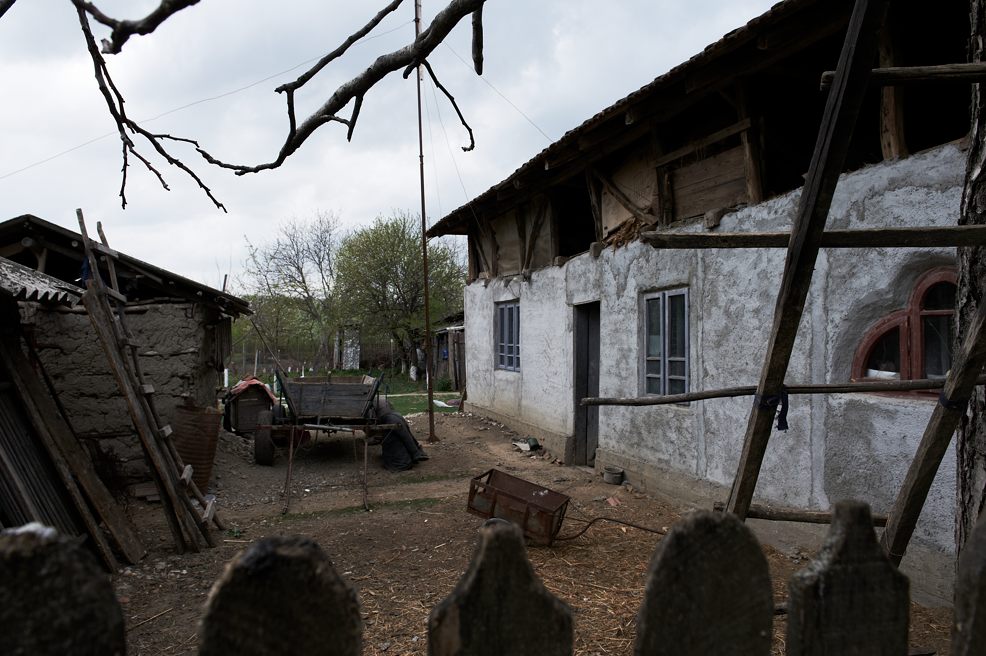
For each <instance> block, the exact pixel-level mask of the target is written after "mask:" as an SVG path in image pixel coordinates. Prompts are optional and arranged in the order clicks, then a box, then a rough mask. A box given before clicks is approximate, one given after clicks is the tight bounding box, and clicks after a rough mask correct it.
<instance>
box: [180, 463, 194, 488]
mask: <svg viewBox="0 0 986 656" xmlns="http://www.w3.org/2000/svg"><path fill="white" fill-rule="evenodd" d="M181 482H182V483H184V484H185V485H186V486H187V485H188V484H189V483H191V482H192V466H191V465H185V469H183V470H182V472H181Z"/></svg>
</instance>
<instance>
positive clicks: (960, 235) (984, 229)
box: [640, 225, 986, 249]
mask: <svg viewBox="0 0 986 656" xmlns="http://www.w3.org/2000/svg"><path fill="white" fill-rule="evenodd" d="M640 240H641V241H642V242H644V243H646V244H650V245H651V246H653V247H654V248H665V249H704V248H787V246H788V243H789V242H790V241H791V233H788V232H657V231H653V232H643V233H641V234H640ZM953 246H955V247H957V246H986V225H961V226H944V227H924V228H870V229H866V230H828V231H826V232H823V233H822V235H821V239H820V241H819V247H820V248H949V247H953Z"/></svg>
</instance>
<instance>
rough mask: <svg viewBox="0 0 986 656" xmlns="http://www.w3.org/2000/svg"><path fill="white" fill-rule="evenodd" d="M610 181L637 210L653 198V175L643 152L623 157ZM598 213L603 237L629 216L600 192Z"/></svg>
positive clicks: (647, 206)
mask: <svg viewBox="0 0 986 656" xmlns="http://www.w3.org/2000/svg"><path fill="white" fill-rule="evenodd" d="M610 175H611V176H612V177H611V180H612V182H613V184H614V185H616V186H617V187H618V188H619V189H620V191H622V192H623V193H624V194H626V196H627V197H628V198H629V199H630V200H632V201H633V202H634V203H635V204H636V205H637V207H640V208H642V209H645V210H646V209H648V208H650V206H651V203H652V202H653V199H654V185H655V184H656V182H657V175H656V174H655V172H654V165H653V161H652V158H651V157H650V156H649V155H648V153H647V152H646V151H643V150H641V151H638V152H636V153H634V154H633V155H632V156H631V157H629V158H627V159H626V161H624V162H623V163H622V165H621V166H620V167H618V168H617V169H616V170H614V171H612V172H611V173H610ZM601 212H602V219H603V234H604V235H608V234H609V233H611V232H612V231H613V230H615V229H616V228H618V227H619V226H620V225H621V224H622V223H623V222H624V221H626V220H628V219H630V218H631V217H632V216H633V215H632V214H631V213H630V211H629V210H628V209H627V208H625V207H623V205H622V203H620V201H618V200H617V199H616V197H615V196H613V195H612V194H610V193H609V192H608V191H606V190H605V189H603V193H602V202H601Z"/></svg>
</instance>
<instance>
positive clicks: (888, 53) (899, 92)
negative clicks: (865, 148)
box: [878, 21, 908, 160]
mask: <svg viewBox="0 0 986 656" xmlns="http://www.w3.org/2000/svg"><path fill="white" fill-rule="evenodd" d="M893 37H894V35H893V32H892V31H891V29H890V23H889V21H888V22H887V24H886V25H884V26H883V29H882V30H880V41H879V45H878V50H879V56H880V68H887V67H891V66H893V65H894V63H895V59H896V56H895V54H894V38H893ZM880 150H881V151H882V153H883V159H885V160H895V159H902V158H904V157H907V155H908V150H907V141H906V139H905V137H904V89H903V88H902V87H899V86H888V87H884V88H883V89H881V90H880Z"/></svg>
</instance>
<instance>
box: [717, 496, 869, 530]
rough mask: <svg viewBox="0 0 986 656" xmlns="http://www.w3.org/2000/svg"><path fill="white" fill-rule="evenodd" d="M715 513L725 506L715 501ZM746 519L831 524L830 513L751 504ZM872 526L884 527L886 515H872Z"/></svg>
mask: <svg viewBox="0 0 986 656" xmlns="http://www.w3.org/2000/svg"><path fill="white" fill-rule="evenodd" d="M713 509H714V510H715V511H716V512H722V511H723V510H725V509H726V504H724V503H723V502H721V501H716V502H715V504H714V505H713ZM746 516H747V518H748V519H763V520H767V521H771V522H799V523H801V524H831V523H832V513H830V512H826V511H824V510H798V509H795V508H777V507H774V506H763V505H760V504H759V503H751V504H750V509H749V510H748V511H747V513H746ZM872 517H873V526H886V525H887V516H886V515H873V516H872Z"/></svg>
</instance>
